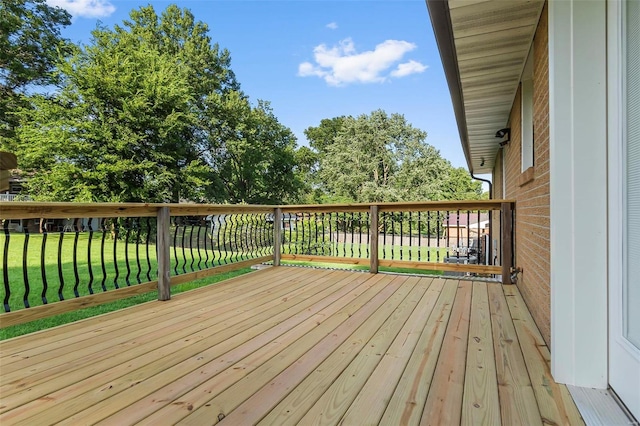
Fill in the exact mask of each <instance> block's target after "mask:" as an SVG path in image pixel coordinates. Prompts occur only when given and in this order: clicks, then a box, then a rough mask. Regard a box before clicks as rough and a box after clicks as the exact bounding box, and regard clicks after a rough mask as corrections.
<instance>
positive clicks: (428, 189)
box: [305, 110, 482, 202]
mask: <svg viewBox="0 0 640 426" xmlns="http://www.w3.org/2000/svg"><path fill="white" fill-rule="evenodd" d="M305 135H306V136H307V139H308V140H309V145H310V146H311V148H312V149H313V151H312V152H313V154H314V155H313V156H311V157H310V158H311V160H312V161H316V163H315V169H313V168H311V172H310V174H311V175H312V181H313V182H314V184H315V187H316V193H315V194H313V201H315V202H318V201H319V202H353V201H355V202H381V201H421V200H445V199H478V198H481V196H482V193H481V185H480V184H479V183H478V182H475V181H472V180H471V177H470V176H469V174H468V173H467V172H466V171H465V170H464V169H462V168H459V169H456V168H453V167H452V166H451V163H450V162H449V161H447V160H446V159H444V158H442V156H441V155H440V153H439V152H438V150H437V149H435V148H434V147H433V146H432V145H429V144H428V143H426V142H425V140H426V136H427V134H426V133H425V132H424V131H422V130H420V129H416V128H414V127H413V126H412V125H411V124H410V123H408V122H407V121H406V119H405V118H404V116H402V115H400V114H391V115H389V114H387V113H386V112H384V111H382V110H377V111H374V112H372V113H371V114H369V115H360V116H358V117H355V118H354V117H350V116H349V117H344V116H342V117H336V118H333V119H324V120H322V121H321V122H320V125H319V126H317V127H309V128H308V129H307V130H306V131H305ZM317 192H321V194H318V193H317Z"/></svg>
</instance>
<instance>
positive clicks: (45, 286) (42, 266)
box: [40, 227, 49, 305]
mask: <svg viewBox="0 0 640 426" xmlns="http://www.w3.org/2000/svg"><path fill="white" fill-rule="evenodd" d="M47 234H48V233H47V228H46V227H45V228H44V229H43V232H42V245H41V246H40V273H41V274H42V294H41V295H40V297H41V299H42V303H43V304H45V305H46V304H47V290H48V288H49V285H48V283H47V270H46V266H45V251H46V249H47Z"/></svg>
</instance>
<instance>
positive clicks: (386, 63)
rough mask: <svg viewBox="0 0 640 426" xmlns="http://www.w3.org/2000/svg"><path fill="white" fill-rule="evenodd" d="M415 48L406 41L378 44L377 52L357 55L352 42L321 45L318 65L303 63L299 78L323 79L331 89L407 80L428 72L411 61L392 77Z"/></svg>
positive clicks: (318, 49)
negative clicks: (333, 87)
mask: <svg viewBox="0 0 640 426" xmlns="http://www.w3.org/2000/svg"><path fill="white" fill-rule="evenodd" d="M415 48H416V45H415V44H413V43H409V42H407V41H402V40H386V41H384V42H382V43H380V44H378V45H377V46H376V47H375V49H374V50H369V51H366V52H361V53H358V52H357V51H356V48H355V45H354V43H353V40H351V39H350V38H347V39H344V40H342V41H341V42H340V43H339V44H338V45H336V46H333V47H331V48H329V47H327V46H326V45H325V44H321V45H319V46H316V47H315V48H314V49H313V56H314V60H315V64H313V63H311V62H303V63H301V64H300V65H299V66H298V75H299V76H301V77H309V76H315V77H320V78H323V79H324V80H325V81H326V82H327V84H329V85H331V86H342V85H346V84H349V83H382V82H384V81H386V80H387V79H388V77H389V75H390V76H392V77H404V76H407V75H409V74H413V73H415V72H422V71H424V70H425V69H426V66H424V65H422V64H420V63H419V62H416V61H413V60H411V61H409V62H407V63H403V64H400V65H398V67H397V68H396V69H395V70H394V71H392V72H391V74H389V73H388V71H389V69H390V68H391V67H393V65H394V64H395V63H397V62H399V61H400V60H402V58H403V56H404V55H405V54H406V53H408V52H410V51H412V50H413V49H415ZM421 67H422V68H421Z"/></svg>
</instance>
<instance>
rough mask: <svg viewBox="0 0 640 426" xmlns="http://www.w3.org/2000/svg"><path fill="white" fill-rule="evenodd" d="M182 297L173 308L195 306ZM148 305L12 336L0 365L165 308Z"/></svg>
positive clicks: (262, 273) (234, 282)
mask: <svg viewBox="0 0 640 426" xmlns="http://www.w3.org/2000/svg"><path fill="white" fill-rule="evenodd" d="M286 276H287V274H286V271H282V270H279V269H278V268H268V269H263V270H259V271H254V272H251V273H249V274H245V275H241V276H238V277H234V278H230V279H228V280H225V281H222V282H220V283H216V284H215V285H216V286H219V287H220V290H223V289H224V293H234V292H239V291H240V290H241V289H242V288H245V287H251V286H254V285H256V284H258V283H262V282H272V281H274V280H276V279H278V278H279V277H286ZM300 276H302V274H300ZM191 291H192V292H196V293H198V294H201V295H203V296H204V297H207V296H208V293H210V292H208V291H207V288H206V287H201V288H198V289H194V290H191ZM181 294H182V293H181ZM181 294H178V295H174V296H173V297H172V306H175V307H176V308H178V307H181V305H183V304H194V303H198V300H197V299H195V298H193V297H188V298H184V297H181ZM194 294H195V293H194ZM147 303H153V302H147ZM147 303H143V304H139V305H135V306H131V307H129V308H127V310H126V312H124V311H122V315H117V316H115V315H110V312H107V313H105V314H101V315H99V316H95V317H91V318H86V319H82V320H79V321H76V322H73V323H70V324H65V325H62V326H57V327H54V328H50V329H46V330H41V331H37V332H34V333H30V334H27V335H24V336H19V337H15V338H13V339H11V340H7V341H5V342H3V344H2V348H1V349H0V362H2V363H3V365H6V362H7V361H9V360H10V359H11V358H12V356H13V355H15V354H17V353H21V352H27V351H29V350H33V349H37V348H40V347H41V346H43V345H47V344H49V343H52V342H60V341H62V340H64V339H66V338H68V337H70V336H76V335H81V336H82V335H85V336H86V334H87V326H88V325H90V324H93V323H96V322H98V321H99V323H100V330H95V331H94V332H101V331H102V330H107V329H108V328H109V327H116V328H118V327H120V326H122V325H123V324H127V323H135V322H138V321H140V320H144V319H145V318H150V317H151V318H152V317H153V316H155V315H156V313H157V312H158V311H159V310H160V309H163V310H164V309H167V308H166V307H161V306H158V307H156V308H151V309H150V307H149V306H147ZM36 337H38V338H36Z"/></svg>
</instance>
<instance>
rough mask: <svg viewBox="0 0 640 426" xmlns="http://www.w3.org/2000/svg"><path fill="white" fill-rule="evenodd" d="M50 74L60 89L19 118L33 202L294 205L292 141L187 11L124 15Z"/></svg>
mask: <svg viewBox="0 0 640 426" xmlns="http://www.w3.org/2000/svg"><path fill="white" fill-rule="evenodd" d="M92 34H93V39H92V42H91V43H90V44H89V45H87V46H84V47H82V48H79V49H78V50H77V51H76V52H75V53H74V54H73V55H72V56H71V57H70V58H68V59H66V60H64V61H62V62H61V64H60V65H59V69H60V74H61V76H62V84H61V86H62V88H61V89H60V91H59V92H58V93H56V95H55V96H54V97H52V98H45V97H42V96H36V97H34V98H33V99H32V106H33V109H24V110H23V111H22V113H21V119H22V120H23V125H22V126H21V130H20V135H21V139H22V140H21V143H20V145H19V150H20V151H21V152H20V156H21V157H23V158H24V162H23V164H24V166H25V167H24V169H25V171H27V172H28V173H29V175H30V179H29V183H28V187H27V189H28V190H29V191H30V194H31V195H32V196H33V197H34V198H36V199H46V200H59V201H63V200H74V201H146V202H153V201H173V202H177V201H180V200H183V199H186V200H190V201H218V202H254V203H255V202H261V203H274V202H281V201H283V200H285V199H295V197H296V196H297V194H298V192H299V190H300V176H299V173H298V172H297V171H296V167H295V146H296V141H295V137H294V135H293V134H292V133H291V131H290V130H289V129H288V128H286V127H285V126H283V125H282V124H281V123H279V122H278V120H277V119H276V117H275V115H274V114H273V112H272V110H271V108H270V107H269V105H268V103H266V102H260V101H259V102H258V104H257V106H256V107H252V106H251V104H250V103H249V100H248V98H247V97H246V96H245V95H244V94H243V93H242V92H241V91H240V87H239V84H238V82H237V81H236V79H235V76H234V74H233V72H232V70H231V68H230V55H229V52H228V51H226V50H221V49H220V48H219V47H218V45H217V44H212V42H211V39H210V37H209V35H208V28H207V26H206V25H205V24H203V23H202V22H198V21H196V20H195V19H194V16H193V15H192V14H191V12H189V11H188V10H186V9H179V8H178V7H177V6H175V5H171V6H169V7H168V8H167V9H166V10H165V11H164V12H163V13H162V14H161V15H158V14H156V12H155V10H154V9H153V7H152V6H147V7H142V8H140V9H138V10H133V11H132V12H131V14H130V19H129V20H126V21H124V22H123V24H122V25H116V26H115V27H114V28H113V29H108V28H104V27H98V28H97V29H96V30H94V31H93V33H92Z"/></svg>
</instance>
